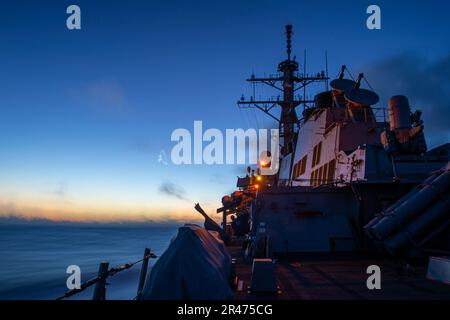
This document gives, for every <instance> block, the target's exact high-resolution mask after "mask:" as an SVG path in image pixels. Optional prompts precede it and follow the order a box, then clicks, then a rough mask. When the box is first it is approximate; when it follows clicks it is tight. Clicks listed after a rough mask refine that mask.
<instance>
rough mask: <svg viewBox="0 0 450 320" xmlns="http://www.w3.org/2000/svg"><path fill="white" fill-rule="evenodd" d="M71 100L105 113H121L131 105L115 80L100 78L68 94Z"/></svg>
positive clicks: (73, 89)
mask: <svg viewBox="0 0 450 320" xmlns="http://www.w3.org/2000/svg"><path fill="white" fill-rule="evenodd" d="M67 94H68V96H69V97H70V99H71V100H74V101H77V102H78V104H81V105H85V106H87V107H89V108H91V109H93V110H96V111H100V112H104V113H113V114H114V113H121V112H123V111H125V110H127V109H129V106H130V103H129V101H128V98H127V96H126V94H125V90H124V89H123V87H122V85H121V84H120V83H119V82H118V81H117V80H114V79H110V78H100V79H96V80H92V81H90V82H87V84H84V85H81V86H79V87H75V88H71V89H69V91H68V92H67Z"/></svg>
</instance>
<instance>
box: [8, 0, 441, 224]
mask: <svg viewBox="0 0 450 320" xmlns="http://www.w3.org/2000/svg"><path fill="white" fill-rule="evenodd" d="M70 4H77V5H79V6H80V7H81V12H82V30H79V31H69V30H68V29H67V28H66V18H67V14H66V8H67V6H68V5H70ZM370 4H377V5H379V6H380V7H381V10H382V30H380V31H369V30H368V29H367V28H366V23H365V21H366V18H367V15H366V8H367V6H368V5H370ZM449 12H450V3H449V2H448V1H438V0H435V1H348V0H342V1H319V0H317V1H300V0H297V1H275V0H273V1H265V0H251V1H250V0H234V1H233V0H227V1H224V0H217V1H211V0H210V1H197V0H195V1H179V0H177V1H132V0H129V1H92V0H90V1H81V0H75V1H57V2H56V1H44V0H40V1H2V4H1V5H0V39H1V43H2V45H1V50H0V112H1V113H0V216H20V217H37V218H47V219H52V220H77V221H91V220H102V221H104V220H148V219H151V220H158V221H159V220H172V219H179V218H184V217H189V218H192V217H197V216H196V214H194V213H193V210H192V206H193V203H194V202H197V201H198V202H200V203H201V204H202V205H204V206H205V208H206V209H208V211H209V212H211V213H212V210H214V209H215V208H217V207H218V206H219V204H220V198H221V197H222V196H223V195H224V194H226V193H229V192H231V191H232V190H233V187H234V186H235V179H236V175H237V174H239V173H241V172H242V170H241V171H239V169H242V167H241V166H230V165H215V166H207V165H192V166H174V165H171V164H170V163H169V165H163V164H161V163H159V162H158V155H159V154H160V152H161V150H164V151H165V153H166V154H167V155H170V150H171V148H172V147H173V146H174V143H173V142H171V141H170V135H171V132H172V131H173V130H174V129H176V128H187V129H192V127H193V121H194V120H202V121H203V126H204V127H205V128H218V129H221V130H224V129H226V128H246V127H249V126H253V127H256V128H258V127H262V126H266V125H272V124H271V122H270V120H269V118H267V117H266V116H264V115H263V114H259V113H256V112H251V111H244V110H241V111H240V110H238V109H237V107H236V101H237V99H238V98H239V97H240V96H241V94H242V93H249V92H250V90H249V86H248V84H246V83H245V81H244V80H245V79H246V78H247V77H248V76H249V75H250V74H251V73H252V72H253V71H254V72H255V73H256V74H260V75H264V73H265V72H266V73H267V74H269V73H273V72H274V71H275V69H276V65H277V63H278V62H279V61H281V60H282V59H284V58H285V43H284V35H283V33H284V25H285V24H286V23H291V24H293V26H294V37H293V51H294V55H296V56H297V60H298V61H300V62H302V61H303V50H304V49H306V50H307V52H308V55H307V59H308V70H310V71H311V72H318V71H321V70H323V69H324V52H325V50H327V51H328V57H329V70H330V76H331V77H335V75H336V74H337V73H338V71H339V67H340V65H341V64H347V66H348V67H349V69H350V70H351V71H352V72H353V74H354V75H356V74H357V73H358V72H365V74H366V76H367V78H368V79H369V81H370V83H371V85H372V87H373V88H374V89H375V90H376V91H377V92H378V93H379V94H380V96H382V99H381V101H380V104H379V105H378V106H380V107H383V106H385V105H386V101H387V98H388V97H389V96H390V95H393V94H407V95H408V96H409V98H410V103H411V105H412V107H413V108H418V109H421V110H423V111H424V119H425V126H426V127H425V128H426V135H427V138H428V140H429V146H430V147H434V146H437V145H439V144H441V143H445V142H448V141H450V125H449V123H450V111H449V110H450V106H449V101H450V96H449V92H450V87H449V84H450V81H449V80H450V41H448V39H449V34H450V22H449V19H448V14H449ZM258 90H259V91H258V92H259V94H261V95H262V96H266V95H267V96H270V95H274V94H275V93H274V92H271V91H270V90H266V89H262V88H258ZM314 93H315V92H314V91H311V92H310V94H311V95H313V94H314ZM168 160H169V162H170V159H168ZM213 215H214V214H213Z"/></svg>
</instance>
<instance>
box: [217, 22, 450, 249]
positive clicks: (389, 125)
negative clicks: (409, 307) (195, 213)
mask: <svg viewBox="0 0 450 320" xmlns="http://www.w3.org/2000/svg"><path fill="white" fill-rule="evenodd" d="M291 38H292V26H290V25H288V26H286V39H287V59H286V60H284V61H282V62H281V63H280V64H279V65H278V74H276V75H275V76H270V77H264V78H258V77H256V76H255V75H252V76H251V77H250V79H248V81H249V82H251V83H258V82H259V83H263V84H266V85H268V86H270V87H273V88H274V89H275V90H280V91H281V92H282V96H279V97H277V98H276V99H267V100H261V101H259V100H257V99H256V98H255V97H252V98H251V99H250V100H245V99H244V98H243V97H242V98H241V100H240V101H239V102H238V105H239V106H240V107H255V108H257V109H259V110H261V111H263V112H264V113H266V114H268V115H270V116H271V117H272V118H274V119H276V120H277V121H278V123H279V129H280V137H281V139H282V142H281V152H280V169H279V171H278V173H277V174H276V175H275V176H253V174H250V171H249V175H248V176H247V177H246V178H242V179H239V180H238V187H239V188H240V191H237V192H235V193H234V194H232V195H231V196H229V197H224V199H223V200H224V201H223V204H224V207H223V208H220V209H219V210H218V212H222V213H223V218H224V219H223V225H224V226H226V224H227V223H228V222H227V221H228V220H227V216H233V215H234V217H237V218H239V217H240V216H241V215H242V213H243V212H246V213H247V214H248V216H249V220H250V221H249V224H250V231H249V233H248V238H247V253H248V254H249V255H254V256H264V257H271V256H273V255H274V254H275V255H276V254H280V253H283V254H288V253H298V252H340V251H361V250H370V249H373V247H374V246H375V244H374V243H373V242H372V241H370V240H368V237H366V235H365V233H364V226H366V225H367V224H368V223H369V222H370V221H371V220H372V219H373V218H374V217H375V216H378V215H380V214H383V213H384V212H385V211H386V210H388V209H389V207H390V206H392V205H394V204H395V203H396V202H397V201H398V200H399V199H400V198H401V197H402V196H404V195H405V194H407V193H408V192H410V191H411V190H412V189H414V188H416V187H418V186H419V187H420V185H421V183H422V182H423V181H424V180H425V179H426V178H427V177H428V176H429V175H430V174H432V173H433V172H437V171H439V170H444V171H445V169H443V168H445V166H446V165H447V163H448V161H449V149H450V148H449V144H447V145H443V146H440V147H438V148H436V149H433V150H431V151H428V152H427V145H426V141H425V136H424V124H423V121H422V120H421V118H420V116H421V113H420V111H415V112H412V111H411V107H410V104H409V101H408V99H407V97H405V96H401V95H398V96H394V97H391V98H390V99H389V106H388V108H382V107H378V106H377V103H378V102H379V97H378V95H377V94H376V93H375V92H374V91H373V90H372V89H371V88H370V84H369V82H368V81H367V80H366V78H365V76H364V74H362V73H361V74H359V75H358V77H357V78H356V79H354V78H353V77H352V76H351V74H350V72H349V71H348V70H347V68H346V66H345V65H344V66H342V68H341V70H340V72H339V75H338V77H337V78H336V79H333V80H332V81H331V82H330V88H329V87H328V81H329V77H328V75H327V72H323V71H322V72H319V73H317V74H316V75H315V76H310V75H308V74H306V73H299V71H298V70H299V64H298V63H297V62H296V59H295V58H293V59H291ZM347 75H350V78H348V77H346V76H347ZM318 82H322V83H325V84H326V90H325V91H323V92H319V93H318V94H317V95H316V96H315V98H314V99H312V100H308V99H306V94H305V93H306V87H307V86H308V85H310V84H312V83H318ZM363 85H368V86H369V88H370V89H365V88H363ZM300 90H303V95H302V96H300V95H296V92H300ZM276 106H279V107H280V108H281V111H280V117H279V118H278V117H277V116H276V115H274V113H273V111H274V110H275V109H274V107H276ZM300 106H301V107H303V110H302V112H301V116H298V113H297V109H298V107H300ZM436 193H438V194H440V195H441V197H448V196H449V184H443V185H442V186H440V189H438V190H436ZM243 198H245V201H243V200H242V199H243ZM249 198H250V201H249ZM241 200H242V201H241ZM425 209H426V208H423V210H424V212H422V213H425V211H426V210H425ZM441 209H442V210H444V211H443V212H445V213H446V214H444V215H440V218H439V219H435V220H434V221H433V222H432V223H431V224H430V225H429V226H428V228H427V230H428V231H427V232H424V233H423V234H421V235H420V239H422V240H423V239H424V238H426V239H428V240H427V243H430V241H431V240H432V239H436V238H439V237H440V236H442V234H444V236H443V237H444V238H445V232H447V235H448V229H445V230H440V231H441V232H440V233H439V232H435V231H436V230H435V229H436V228H434V227H436V225H442V224H444V225H445V226H447V227H448V225H449V220H450V214H449V212H450V206H449V205H448V203H447V202H445V203H444V205H443V206H442V208H441ZM394 214H395V212H394ZM234 221H235V218H233V222H234ZM410 222H411V221H406V222H405V223H410ZM224 236H226V234H225V233H224ZM228 236H230V235H228ZM410 236H411V242H409V243H407V244H406V243H403V244H402V245H399V247H398V248H395V249H394V250H391V251H392V252H404V250H406V249H411V248H413V247H414V246H413V245H412V244H413V243H414V239H413V238H414V237H415V236H416V235H410ZM417 236H418V235H417ZM447 237H448V236H447ZM444 240H445V239H444ZM447 241H448V239H447ZM444 242H445V241H444ZM447 245H448V242H447ZM381 247H382V246H381ZM414 249H418V251H421V249H425V243H423V246H422V247H421V248H414Z"/></svg>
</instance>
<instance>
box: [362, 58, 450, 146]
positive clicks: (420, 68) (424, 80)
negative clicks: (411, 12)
mask: <svg viewBox="0 0 450 320" xmlns="http://www.w3.org/2000/svg"><path fill="white" fill-rule="evenodd" d="M366 75H367V78H368V79H369V82H370V84H371V85H372V87H373V88H374V90H375V91H377V93H378V94H379V95H380V97H381V101H380V106H387V102H388V99H389V97H390V96H393V95H398V94H403V95H405V96H407V97H408V99H409V102H410V105H411V109H412V111H414V110H421V111H422V112H423V116H422V118H423V120H424V122H425V135H426V137H427V141H428V145H429V147H435V146H438V145H440V144H443V143H447V142H449V140H450V54H449V55H446V56H444V57H441V58H439V59H435V60H431V59H428V58H426V57H424V56H421V55H418V54H415V53H403V54H398V55H395V56H391V57H389V58H387V59H384V60H381V61H378V62H377V63H374V64H373V65H371V66H369V68H368V70H367V72H366Z"/></svg>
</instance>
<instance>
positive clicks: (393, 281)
mask: <svg viewBox="0 0 450 320" xmlns="http://www.w3.org/2000/svg"><path fill="white" fill-rule="evenodd" d="M229 251H230V253H231V256H232V258H234V259H235V265H234V266H235V273H236V276H237V277H238V280H240V281H243V283H242V284H241V285H242V287H243V290H241V291H239V290H236V293H235V295H236V299H238V300H247V299H250V300H252V299H294V300H324V299H325V300H348V299H352V300H355V299H356V300H378V299H383V300H385V299H387V300H393V299H395V300H397V299H400V300H414V299H433V300H435V299H436V300H442V299H449V300H450V285H445V284H442V283H439V282H434V281H430V280H427V279H426V277H425V274H426V266H411V267H410V269H409V273H408V276H406V275H401V272H399V268H398V267H396V263H395V262H393V261H388V260H384V261H383V260H369V259H367V258H366V259H365V258H358V257H353V258H352V257H348V256H347V257H338V256H328V257H308V258H306V257H304V258H300V257H296V258H293V257H290V258H282V259H278V260H276V263H275V276H276V280H277V285H278V287H279V289H280V292H279V293H278V294H269V295H261V294H258V295H257V294H252V293H251V292H249V290H248V287H249V286H250V280H251V268H252V266H251V263H249V262H245V261H244V257H243V251H242V248H241V247H238V246H230V247H229ZM369 265H378V266H379V267H380V268H381V290H369V289H368V288H367V285H366V281H367V278H368V277H369V275H368V274H367V273H366V269H367V267H368V266H369Z"/></svg>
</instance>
